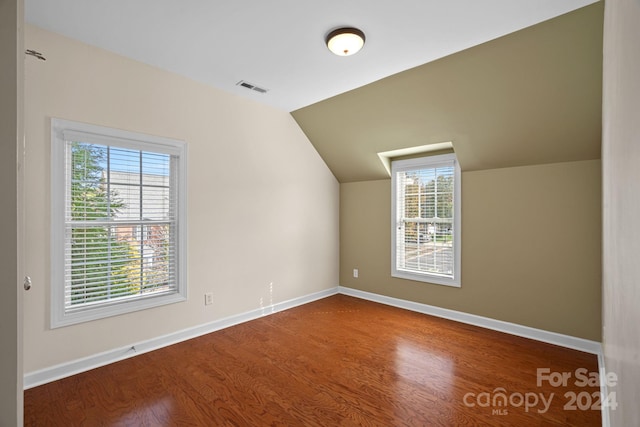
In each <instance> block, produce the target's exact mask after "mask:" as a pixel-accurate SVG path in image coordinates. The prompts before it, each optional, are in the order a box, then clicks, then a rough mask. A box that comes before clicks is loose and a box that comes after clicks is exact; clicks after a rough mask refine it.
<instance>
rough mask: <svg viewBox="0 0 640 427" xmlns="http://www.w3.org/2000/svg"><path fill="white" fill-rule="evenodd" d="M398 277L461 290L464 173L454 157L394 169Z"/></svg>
mask: <svg viewBox="0 0 640 427" xmlns="http://www.w3.org/2000/svg"><path fill="white" fill-rule="evenodd" d="M391 186H392V203H391V204H392V227H393V231H392V233H391V234H392V237H391V240H392V271H391V275H392V276H394V277H400V278H403V279H411V280H419V281H423V282H429V283H437V284H440V285H449V286H460V167H459V166H458V162H457V160H456V157H455V155H454V154H445V155H440V156H432V157H423V158H419V159H410V160H398V161H394V162H392V165H391Z"/></svg>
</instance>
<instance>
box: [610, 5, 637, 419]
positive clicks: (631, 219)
mask: <svg viewBox="0 0 640 427" xmlns="http://www.w3.org/2000/svg"><path fill="white" fill-rule="evenodd" d="M639 22H640V2H638V0H619V1H607V2H606V3H605V31H604V90H603V108H602V110H603V117H602V124H603V135H602V172H603V189H604V191H603V207H604V213H603V218H604V227H603V255H604V256H603V288H604V292H603V320H604V322H603V323H604V332H603V335H604V338H603V341H604V342H603V344H604V354H605V366H606V368H607V370H608V371H610V372H614V373H616V374H617V376H618V379H619V382H618V384H617V385H616V386H615V387H609V392H614V393H615V394H616V398H617V401H618V404H619V406H618V408H617V409H615V410H612V411H611V413H610V416H611V425H612V426H621V427H622V426H638V425H640V406H639V405H638V402H640V332H639V331H638V325H640V222H638V220H639V219H640V125H639V122H638V118H639V117H640V77H639V76H640V50H638V40H640V26H639V25H638V23H639Z"/></svg>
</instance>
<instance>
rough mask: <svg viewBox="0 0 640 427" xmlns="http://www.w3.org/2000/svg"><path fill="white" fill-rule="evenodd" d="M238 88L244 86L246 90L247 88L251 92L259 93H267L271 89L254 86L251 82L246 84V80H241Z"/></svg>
mask: <svg viewBox="0 0 640 427" xmlns="http://www.w3.org/2000/svg"><path fill="white" fill-rule="evenodd" d="M236 86H242V87H244V88H247V89H249V90H254V91H256V92H259V93H267V92H268V91H269V89H265V88H262V87H259V86H256V85H254V84H252V83H249V82H246V81H244V80H240V81H239V82H238V83H236Z"/></svg>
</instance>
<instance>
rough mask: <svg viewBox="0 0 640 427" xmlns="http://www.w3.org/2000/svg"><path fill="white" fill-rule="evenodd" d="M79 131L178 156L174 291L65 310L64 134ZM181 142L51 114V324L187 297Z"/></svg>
mask: <svg viewBox="0 0 640 427" xmlns="http://www.w3.org/2000/svg"><path fill="white" fill-rule="evenodd" d="M73 133H80V134H82V137H83V139H84V140H87V139H89V140H90V141H87V142H94V143H98V144H109V145H114V144H116V145H118V146H120V147H123V148H132V149H143V150H144V149H147V150H149V151H155V152H162V153H166V154H174V155H178V157H179V161H178V176H177V178H178V186H177V191H178V196H177V197H178V207H177V210H178V222H177V228H178V230H177V234H178V237H177V239H176V244H177V248H176V251H177V273H176V275H177V277H176V280H177V291H176V292H175V293H171V294H165V295H157V296H152V297H148V298H143V299H137V300H130V301H126V300H124V299H123V300H121V301H114V302H113V304H109V305H106V304H105V305H101V306H99V307H95V308H91V309H88V310H82V311H76V312H71V313H65V308H64V291H65V280H64V275H65V271H64V252H65V236H64V230H65V217H64V210H65V191H66V190H65V149H64V147H65V136H64V135H65V134H66V135H72V134H73ZM186 260H187V144H186V143H185V142H184V141H179V140H175V139H170V138H164V137H158V136H152V135H146V134H141V133H135V132H129V131H124V130H119V129H112V128H107V127H103V126H96V125H90V124H86V123H79V122H73V121H69V120H62V119H56V118H52V119H51V318H50V321H51V328H52V329H53V328H59V327H62V326H68V325H73V324H77V323H82V322H88V321H92V320H97V319H102V318H106V317H111V316H116V315H120V314H125V313H131V312H134V311H138V310H144V309H148V308H152V307H158V306H162V305H166V304H173V303H176V302H181V301H186V299H187V262H186Z"/></svg>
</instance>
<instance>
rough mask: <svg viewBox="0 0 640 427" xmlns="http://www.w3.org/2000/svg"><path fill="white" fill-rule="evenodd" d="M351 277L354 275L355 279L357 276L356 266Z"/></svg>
mask: <svg viewBox="0 0 640 427" xmlns="http://www.w3.org/2000/svg"><path fill="white" fill-rule="evenodd" d="M353 277H355V278H356V279H357V278H358V269H357V268H354V269H353Z"/></svg>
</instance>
